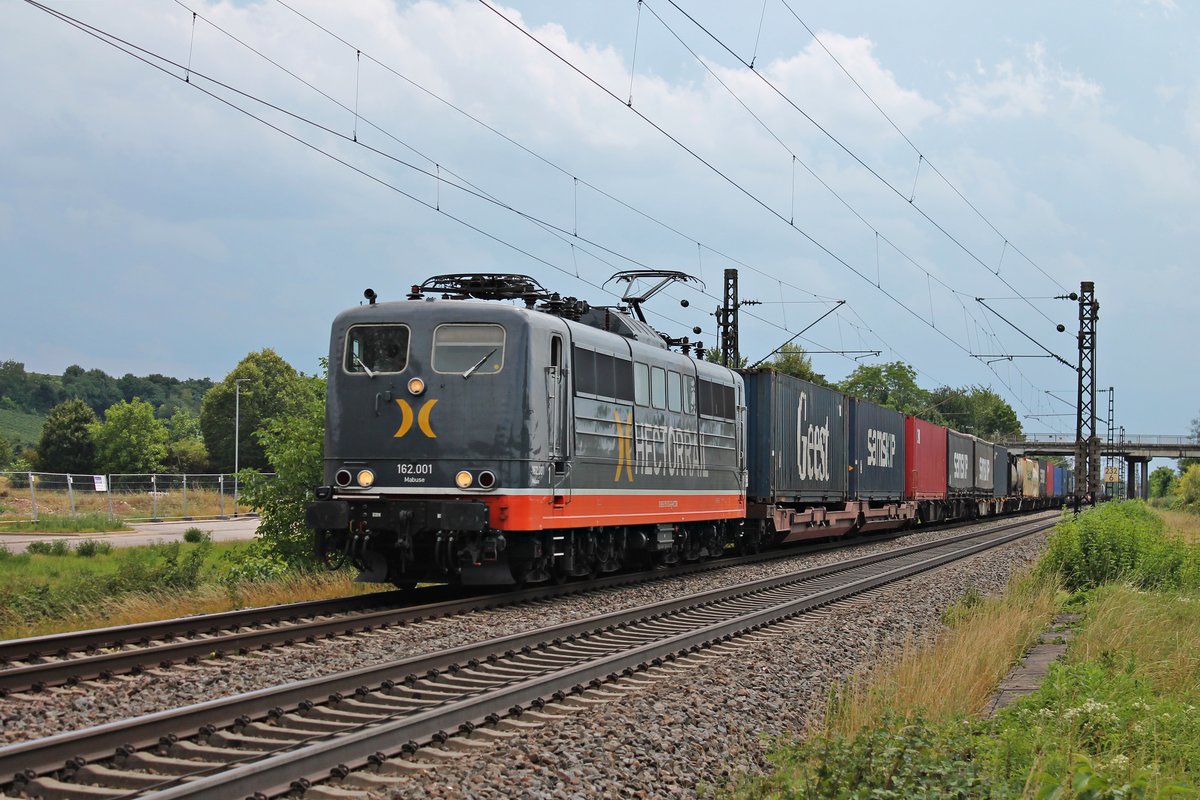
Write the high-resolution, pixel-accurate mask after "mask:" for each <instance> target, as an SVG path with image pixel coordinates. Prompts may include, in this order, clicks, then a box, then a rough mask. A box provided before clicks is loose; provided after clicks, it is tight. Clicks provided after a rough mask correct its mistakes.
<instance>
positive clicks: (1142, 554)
mask: <svg viewBox="0 0 1200 800" xmlns="http://www.w3.org/2000/svg"><path fill="white" fill-rule="evenodd" d="M1039 569H1041V570H1043V571H1048V572H1051V573H1054V572H1057V573H1058V574H1060V575H1061V576H1062V580H1063V584H1064V585H1065V586H1066V588H1067V589H1070V590H1071V591H1082V590H1087V589H1090V588H1094V587H1096V586H1100V585H1102V584H1105V583H1113V582H1121V581H1125V582H1129V583H1131V584H1133V585H1134V586H1137V587H1138V588H1142V589H1180V588H1186V587H1194V586H1198V585H1200V583H1197V580H1198V579H1200V550H1198V549H1197V548H1196V547H1192V546H1189V545H1187V544H1185V543H1183V542H1181V541H1179V540H1178V539H1173V538H1171V537H1168V536H1167V535H1166V533H1165V531H1164V526H1163V521H1162V518H1161V517H1160V516H1158V515H1157V514H1155V513H1154V512H1153V511H1151V510H1150V509H1149V508H1147V507H1146V505H1145V504H1144V503H1142V502H1139V501H1126V502H1121V503H1104V504H1103V505H1100V506H1097V507H1096V508H1093V509H1089V510H1088V511H1085V512H1084V513H1082V514H1080V515H1078V516H1076V517H1064V518H1063V520H1062V521H1061V522H1059V523H1058V525H1057V527H1056V528H1055V531H1054V534H1053V535H1052V536H1051V537H1050V541H1049V544H1048V547H1047V551H1046V556H1045V557H1044V558H1043V559H1042V561H1041V563H1040V565H1039Z"/></svg>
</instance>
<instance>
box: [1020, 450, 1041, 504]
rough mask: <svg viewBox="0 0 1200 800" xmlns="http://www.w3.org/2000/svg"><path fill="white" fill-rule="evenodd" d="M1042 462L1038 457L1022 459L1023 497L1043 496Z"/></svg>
mask: <svg viewBox="0 0 1200 800" xmlns="http://www.w3.org/2000/svg"><path fill="white" fill-rule="evenodd" d="M1040 465H1041V462H1040V461H1038V460H1037V459H1036V458H1022V459H1021V475H1022V478H1021V495H1022V496H1023V497H1031V498H1032V497H1041V491H1042V483H1043V481H1044V479H1043V478H1042V477H1040V474H1041V470H1040Z"/></svg>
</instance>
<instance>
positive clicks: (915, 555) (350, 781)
mask: <svg viewBox="0 0 1200 800" xmlns="http://www.w3.org/2000/svg"><path fill="white" fill-rule="evenodd" d="M1053 523H1054V520H1053V519H1040V520H1035V521H1018V522H1010V523H1008V524H1005V525H1001V526H997V527H995V528H990V529H988V530H985V531H980V532H973V533H968V534H962V535H958V536H954V537H951V538H948V539H943V540H940V541H938V542H933V543H926V544H921V545H914V546H910V547H905V548H901V549H898V550H895V551H891V552H888V553H881V554H874V555H870V556H863V557H859V558H854V559H850V560H847V561H843V562H839V563H837V564H832V565H828V566H824V567H818V568H812V569H807V570H803V571H800V572H797V573H793V574H790V575H787V576H780V577H774V578H769V579H764V580H759V581H754V582H751V583H746V584H741V585H738V586H733V587H727V588H724V589H720V590H714V591H709V592H705V593H702V594H699V595H693V596H690V597H686V598H681V599H674V600H668V601H663V602H658V603H654V604H651V605H647V606H642V607H639V608H635V609H627V610H622V611H618V612H613V613H610V614H604V615H601V616H596V617H592V618H589V619H585V620H580V621H575V622H571V623H567V624H562V625H557V626H553V627H549V628H543V629H541V630H536V631H531V632H526V633H521V634H517V635H514V636H508V637H503V638H500V639H494V640H491V641H488V642H482V643H478V644H472V645H468V646H464V647H459V648H455V649H453V650H448V651H443V652H440V653H435V654H430V655H425V656H420V657H415V658H410V659H405V660H401V661H397V662H393V663H390V664H385V665H380V666H375V667H369V668H365V669H359V670H355V671H352V672H348V673H342V674H339V675H333V676H329V677H325V678H319V679H314V680H310V681H305V682H302V683H295V684H289V685H286V686H282V687H277V688H273V689H267V690H261V691H257V692H252V693H248V694H245V695H239V696H235V697H229V698H224V699H221V700H215V701H211V702H208V703H202V704H198V705H194V706H190V707H188V708H184V709H178V710H174V711H169V712H162V713H158V714H152V715H148V716H146V717H141V718H137V719H131V720H124V721H121V722H116V723H110V724H107V725H102V726H97V727H94V728H89V729H86V730H82V731H76V732H72V733H68V734H63V735H60V736H54V737H49V738H46V739H41V740H37V741H33V742H27V743H23V744H19V745H14V746H10V747H6V748H2V749H0V775H13V776H16V779H15V780H14V781H13V783H12V784H10V785H8V786H6V787H5V789H6V790H7V791H9V792H25V793H27V794H30V795H36V796H42V797H47V798H56V797H72V798H74V797H118V796H146V797H153V798H158V799H159V800H166V798H183V797H188V798H218V797H219V798H229V797H242V796H246V797H248V796H256V797H259V796H261V797H271V796H276V795H278V794H282V793H285V792H289V791H293V790H295V789H298V788H299V789H302V788H305V787H307V786H309V785H311V784H313V783H315V782H322V781H328V780H329V779H330V778H331V777H332V778H334V779H335V780H345V781H346V782H347V786H351V785H353V786H358V787H360V788H361V787H363V786H371V785H373V786H379V787H383V786H387V785H388V784H389V782H395V781H396V780H398V778H397V776H398V775H401V774H403V773H404V772H405V771H406V770H409V769H412V768H413V765H412V763H411V762H410V759H412V758H416V757H418V756H417V755H414V754H419V753H420V752H425V751H426V750H429V748H428V747H427V745H428V744H429V743H431V742H437V743H441V744H442V747H449V748H456V749H460V750H469V749H472V748H474V747H478V746H481V745H485V744H486V743H487V741H488V740H489V739H490V738H494V737H498V736H503V735H506V734H505V733H504V730H503V729H504V728H506V727H507V728H512V727H520V725H521V722H520V720H519V719H518V720H516V721H515V722H514V721H513V720H512V719H511V717H512V716H516V717H520V716H522V715H532V716H534V717H538V716H539V715H540V713H541V712H537V711H534V712H529V711H526V710H525V709H526V708H527V707H529V706H531V705H534V706H539V705H540V706H543V707H544V708H549V709H553V708H554V707H556V704H559V705H563V706H564V707H566V706H569V705H570V704H571V703H572V702H587V701H588V700H587V697H588V693H589V692H595V691H596V690H597V688H598V687H601V686H602V685H603V682H604V681H606V680H609V679H612V678H616V677H618V676H621V675H622V674H627V675H628V674H633V673H634V672H635V671H637V670H639V669H645V668H648V667H654V666H656V665H659V664H662V663H664V662H666V661H670V660H672V659H675V658H678V657H679V656H681V655H684V656H686V654H688V653H694V652H697V651H699V650H700V649H701V648H704V647H707V646H710V645H713V644H714V643H720V642H722V641H728V640H730V639H731V638H732V637H737V636H740V635H743V634H746V633H749V632H755V631H760V630H764V629H765V628H767V627H768V626H772V625H775V624H777V623H780V622H785V621H787V620H789V619H792V618H794V617H796V616H798V615H802V614H805V613H808V612H810V611H812V610H813V609H816V608H819V607H822V606H825V605H828V604H830V603H833V602H836V601H838V600H840V599H843V598H845V597H849V596H852V595H855V594H859V593H862V592H866V591H870V590H872V589H875V588H877V587H879V586H882V585H884V584H886V583H891V582H895V581H898V580H903V579H905V578H907V577H911V576H912V575H916V574H918V573H920V572H923V571H927V570H930V569H934V568H936V567H938V566H941V565H943V564H946V563H950V562H952V561H956V560H959V559H962V558H966V557H969V556H970V555H974V554H976V553H979V552H982V551H984V550H987V549H989V548H992V547H996V546H998V545H1001V544H1004V543H1007V542H1010V541H1014V540H1016V539H1019V538H1022V537H1024V536H1028V535H1031V534H1033V533H1037V532H1040V531H1042V530H1045V529H1046V528H1048V527H1050V526H1051V525H1052V524H1053ZM589 687H590V688H589ZM573 698H579V699H573ZM546 702H549V705H548V706H546V705H544V704H545V703H546ZM506 713H507V714H509V715H510V718H508V719H506V718H504V717H503V716H502V715H504V714H506ZM430 752H432V751H430ZM438 752H441V749H440V748H438ZM363 767H365V768H366V770H365V771H358V772H355V770H356V769H359V768H363ZM335 794H336V792H335ZM327 796H329V795H327Z"/></svg>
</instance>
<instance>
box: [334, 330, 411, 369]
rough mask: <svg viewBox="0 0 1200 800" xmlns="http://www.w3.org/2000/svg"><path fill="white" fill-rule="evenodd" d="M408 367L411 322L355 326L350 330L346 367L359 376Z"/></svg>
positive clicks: (348, 332)
mask: <svg viewBox="0 0 1200 800" xmlns="http://www.w3.org/2000/svg"><path fill="white" fill-rule="evenodd" d="M406 366H408V326H407V325H354V326H353V327H351V328H350V330H349V331H347V332H346V357H345V360H344V362H343V364H342V368H343V369H344V370H345V371H346V372H351V373H357V374H359V375H374V374H376V373H385V374H387V373H393V372H403V371H404V368H405V367H406Z"/></svg>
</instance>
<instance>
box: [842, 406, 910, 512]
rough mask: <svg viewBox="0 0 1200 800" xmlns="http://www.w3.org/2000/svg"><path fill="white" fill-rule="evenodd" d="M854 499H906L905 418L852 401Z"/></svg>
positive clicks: (851, 474) (851, 435)
mask: <svg viewBox="0 0 1200 800" xmlns="http://www.w3.org/2000/svg"><path fill="white" fill-rule="evenodd" d="M850 497H851V498H852V499H855V500H900V499H901V498H903V497H904V415H903V414H901V413H900V412H899V411H895V410H893V409H890V408H884V407H883V406H877V405H875V404H874V403H870V402H868V401H866V400H859V399H858V398H857V397H851V398H850Z"/></svg>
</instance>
